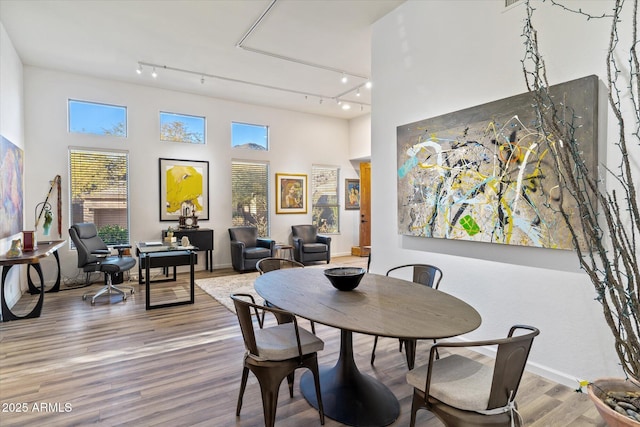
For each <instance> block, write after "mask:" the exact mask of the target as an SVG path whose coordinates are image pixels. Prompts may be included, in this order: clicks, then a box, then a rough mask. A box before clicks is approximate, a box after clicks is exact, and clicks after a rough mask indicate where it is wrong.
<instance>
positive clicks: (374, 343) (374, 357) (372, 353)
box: [371, 335, 378, 365]
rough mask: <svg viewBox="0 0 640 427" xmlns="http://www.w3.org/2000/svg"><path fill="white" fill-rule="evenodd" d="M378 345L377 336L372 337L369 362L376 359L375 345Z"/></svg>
mask: <svg viewBox="0 0 640 427" xmlns="http://www.w3.org/2000/svg"><path fill="white" fill-rule="evenodd" d="M377 346H378V336H377V335H376V336H375V337H373V350H371V364H372V365H373V361H374V360H376V347H377Z"/></svg>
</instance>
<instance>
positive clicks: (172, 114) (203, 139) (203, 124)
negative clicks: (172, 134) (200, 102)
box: [158, 110, 207, 145]
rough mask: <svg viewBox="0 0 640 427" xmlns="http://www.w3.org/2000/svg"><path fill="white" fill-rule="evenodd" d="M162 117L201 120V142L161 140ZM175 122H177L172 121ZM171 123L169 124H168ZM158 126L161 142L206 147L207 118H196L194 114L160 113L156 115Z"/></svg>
mask: <svg viewBox="0 0 640 427" xmlns="http://www.w3.org/2000/svg"><path fill="white" fill-rule="evenodd" d="M163 114H164V115H171V116H177V117H185V118H191V119H202V142H192V141H189V140H185V139H182V140H173V139H163V138H162V124H163V123H162V116H163ZM173 122H174V123H175V122H179V121H176V120H174V121H173ZM170 123H171V122H170ZM179 123H183V122H179ZM158 124H159V129H158V131H159V139H160V141H162V142H178V143H183V144H193V145H206V144H207V117H206V116H197V115H195V114H185V113H175V112H172V111H162V110H161V111H160V112H159V113H158Z"/></svg>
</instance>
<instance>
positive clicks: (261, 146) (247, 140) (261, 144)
mask: <svg viewBox="0 0 640 427" xmlns="http://www.w3.org/2000/svg"><path fill="white" fill-rule="evenodd" d="M231 147H233V148H236V147H239V148H249V149H252V150H268V149H269V127H268V126H263V125H251V124H247V123H235V122H233V123H231Z"/></svg>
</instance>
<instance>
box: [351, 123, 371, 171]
mask: <svg viewBox="0 0 640 427" xmlns="http://www.w3.org/2000/svg"><path fill="white" fill-rule="evenodd" d="M349 158H350V159H352V160H356V159H367V160H368V159H371V114H365V115H364V116H360V117H356V118H355V119H351V120H350V121H349Z"/></svg>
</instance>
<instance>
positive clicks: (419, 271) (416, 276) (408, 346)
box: [367, 264, 443, 369]
mask: <svg viewBox="0 0 640 427" xmlns="http://www.w3.org/2000/svg"><path fill="white" fill-rule="evenodd" d="M367 268H368V267H367ZM404 268H411V269H413V275H412V281H413V282H414V283H418V284H420V285H425V286H429V287H430V288H433V289H438V286H440V281H441V280H442V276H443V274H442V270H440V269H439V268H438V267H436V266H434V265H429V264H407V265H399V266H397V267H393V268H390V269H389V271H387V276H388V275H389V273H391V272H393V271H395V270H399V269H404ZM433 342H434V343H435V342H436V341H435V340H433ZM416 344H417V340H403V339H401V340H400V344H399V350H400V351H402V347H403V346H404V348H405V352H406V359H407V367H408V368H409V369H413V366H414V364H415V360H416ZM377 346H378V336H377V335H376V336H375V338H374V341H373V350H371V364H372V365H373V361H374V360H375V358H376V347H377Z"/></svg>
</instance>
